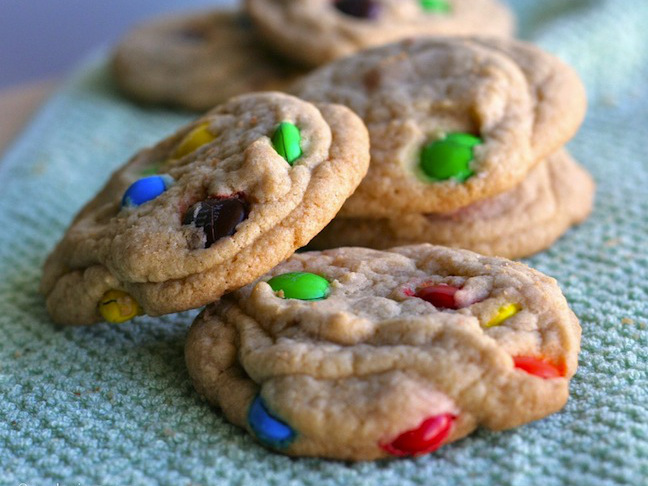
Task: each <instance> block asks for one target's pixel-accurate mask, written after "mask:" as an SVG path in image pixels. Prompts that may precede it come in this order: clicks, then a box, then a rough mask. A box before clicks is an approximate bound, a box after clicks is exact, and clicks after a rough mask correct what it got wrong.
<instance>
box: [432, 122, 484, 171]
mask: <svg viewBox="0 0 648 486" xmlns="http://www.w3.org/2000/svg"><path fill="white" fill-rule="evenodd" d="M481 143H482V141H481V139H480V138H478V137H475V136H474V135H470V134H468V133H450V134H448V135H447V136H446V137H445V138H443V139H441V140H435V141H434V142H430V143H428V144H427V145H426V146H425V147H423V151H422V152H421V170H422V171H423V173H424V174H425V175H426V176H427V177H428V178H430V179H432V180H434V181H444V180H447V179H455V180H457V181H459V182H464V181H465V180H466V179H468V178H469V177H470V176H472V175H473V174H474V172H473V171H472V169H471V168H470V163H471V162H472V161H473V159H474V154H473V147H475V146H476V145H479V144H481Z"/></svg>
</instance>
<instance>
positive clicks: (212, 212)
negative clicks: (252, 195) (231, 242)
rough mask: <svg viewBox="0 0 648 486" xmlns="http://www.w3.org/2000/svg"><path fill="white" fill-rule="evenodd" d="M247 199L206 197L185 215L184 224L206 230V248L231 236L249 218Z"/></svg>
mask: <svg viewBox="0 0 648 486" xmlns="http://www.w3.org/2000/svg"><path fill="white" fill-rule="evenodd" d="M247 215H248V211H247V207H246V204H245V201H243V200H241V199H240V198H238V197H234V198H229V199H206V200H205V201H200V202H199V203H196V204H194V205H193V206H191V207H190V208H189V209H188V210H187V212H186V213H185V215H184V218H183V220H182V224H187V225H189V224H193V225H194V226H196V227H198V228H202V230H203V231H204V232H205V237H206V241H205V248H209V247H210V246H212V245H213V244H214V243H215V242H217V241H218V240H220V239H221V238H224V237H225V236H231V235H233V234H234V232H235V231H236V227H237V226H238V225H239V223H241V222H242V221H244V220H245V218H247Z"/></svg>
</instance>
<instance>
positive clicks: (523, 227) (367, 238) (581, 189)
mask: <svg viewBox="0 0 648 486" xmlns="http://www.w3.org/2000/svg"><path fill="white" fill-rule="evenodd" d="M593 196H594V183H593V181H592V178H591V176H590V175H589V174H588V173H587V171H586V170H585V169H583V168H582V167H581V166H580V165H579V164H577V163H576V162H575V161H574V160H573V159H572V158H571V157H570V155H569V154H568V153H567V151H565V150H561V151H560V152H558V153H557V154H554V155H552V156H551V157H549V159H548V160H547V161H545V162H542V163H541V164H539V165H537V166H536V167H535V168H534V169H533V170H532V171H531V172H530V174H529V175H528V176H527V178H526V179H524V181H522V183H521V184H519V185H518V186H516V187H514V188H513V189H511V190H510V191H507V192H504V193H502V194H499V195H497V196H494V197H491V198H488V199H483V200H481V201H478V202H476V203H473V204H471V205H469V206H466V207H464V208H461V209H458V210H456V211H453V212H451V213H437V214H435V213H429V214H423V213H412V214H404V215H399V216H398V217H397V218H376V219H372V218H336V219H334V220H333V221H332V222H331V223H330V224H329V225H328V226H327V227H326V228H325V229H324V230H322V232H321V233H320V234H319V235H317V236H316V237H315V238H314V239H313V240H312V241H311V243H310V244H309V245H308V246H309V248H311V249H320V250H321V249H324V248H335V247H339V246H367V247H370V248H377V249H383V248H391V247H392V246H398V245H408V244H414V243H434V244H438V245H445V246H453V247H458V248H465V249H468V250H472V251H476V252H479V253H482V254H485V255H493V256H503V257H506V258H522V257H525V256H529V255H531V254H533V253H536V252H538V251H541V250H543V249H545V248H547V247H549V246H550V245H551V244H552V243H553V242H554V241H555V240H556V239H558V238H559V237H560V236H561V235H562V234H563V233H564V232H565V231H567V229H568V228H569V227H570V226H572V225H573V224H578V223H580V222H582V221H583V220H584V219H585V218H586V217H587V216H588V214H589V213H590V211H591V209H592V203H593Z"/></svg>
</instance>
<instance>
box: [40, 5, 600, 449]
mask: <svg viewBox="0 0 648 486" xmlns="http://www.w3.org/2000/svg"><path fill="white" fill-rule="evenodd" d="M246 6H247V9H248V12H249V15H250V17H251V19H252V20H253V21H254V22H255V24H256V25H257V26H258V29H259V30H258V32H259V34H256V33H255V34H254V35H260V36H261V37H262V38H264V39H266V40H267V42H268V43H270V42H271V41H272V42H273V44H272V48H273V49H274V50H275V51H277V52H279V53H282V55H283V56H289V55H291V54H294V62H295V63H298V62H301V63H306V62H308V63H309V64H311V65H316V64H319V63H325V62H328V61H332V60H333V59H334V58H337V57H339V56H344V55H347V54H349V53H351V52H354V51H357V50H358V49H361V48H365V47H368V46H371V45H375V44H380V43H382V42H386V41H394V40H396V42H395V43H392V44H387V45H380V46H377V47H372V48H370V49H369V50H365V51H362V52H359V53H356V54H353V55H351V56H350V57H346V58H342V59H338V60H335V61H332V63H330V64H328V65H326V66H323V67H321V68H319V69H318V70H316V71H314V72H313V73H311V74H310V75H308V76H307V77H305V78H303V79H302V80H300V81H298V82H297V84H295V85H294V86H293V87H292V92H293V93H294V94H296V95H297V96H295V95H294V94H284V93H279V92H260V93H248V94H243V95H239V96H235V97H233V98H230V99H228V100H227V101H224V102H223V103H220V104H218V105H217V106H216V107H215V108H213V109H211V110H210V111H209V112H207V113H206V114H205V115H203V116H202V117H200V118H198V119H197V120H195V121H194V122H192V123H190V124H188V125H186V126H184V127H182V128H180V129H179V130H178V131H177V132H176V133H175V134H173V135H172V136H170V137H168V138H166V139H164V140H162V141H161V142H159V143H158V144H157V145H155V146H154V147H152V148H149V149H146V150H143V151H141V152H139V153H138V154H136V155H135V156H134V157H133V158H132V159H131V160H130V161H128V162H127V163H126V164H125V165H124V166H123V167H122V168H120V169H119V170H117V171H116V172H115V173H114V174H113V176H112V177H111V179H110V180H109V181H108V183H107V184H106V186H105V187H104V188H103V189H102V191H101V192H100V193H99V194H98V195H97V196H96V197H95V198H94V199H93V200H92V201H90V202H89V203H88V204H87V205H86V206H85V207H84V208H83V209H82V210H81V212H80V213H79V214H78V215H77V217H76V218H75V219H74V221H73V222H72V224H71V226H70V228H69V229H68V231H67V233H66V234H65V235H64V237H63V239H62V240H61V242H60V243H59V244H58V245H57V246H56V248H55V249H54V251H53V252H52V254H51V255H50V256H49V258H48V259H47V261H46V263H45V268H44V275H43V279H42V284H41V288H42V291H43V293H44V294H45V295H46V305H47V309H48V311H49V313H50V315H51V317H52V319H53V320H54V321H55V322H57V323H60V324H65V325H87V324H92V323H95V322H100V321H108V322H112V323H122V322H126V321H129V320H131V319H133V318H136V317H137V316H139V315H143V314H147V315H149V316H159V315H163V314H168V313H173V312H178V311H182V310H187V309H194V308H199V307H201V306H205V305H206V306H207V307H206V308H205V309H204V310H203V312H202V313H201V314H200V315H199V316H198V317H197V319H196V321H195V322H194V324H193V326H192V328H191V330H190V332H189V336H188V338H187V344H186V361H187V366H188V368H189V373H190V375H191V377H192V379H193V381H194V384H195V386H196V388H197V390H198V391H199V393H200V394H201V395H203V396H205V397H206V398H207V399H208V400H209V401H210V402H211V403H213V404H214V405H216V406H218V407H220V408H221V409H222V411H223V413H224V414H225V415H226V416H227V418H228V419H229V420H231V421H232V422H233V423H235V424H237V425H239V426H241V427H243V428H245V429H246V430H248V431H249V432H250V433H251V434H252V435H253V436H254V437H255V438H256V439H258V440H259V441H260V442H261V443H263V444H264V445H266V446H268V447H270V448H272V449H274V450H277V451H280V452H283V453H286V454H291V455H307V456H322V457H330V458H338V459H349V460H367V459H377V458H382V457H399V456H417V455H421V454H425V453H429V452H432V451H434V450H436V449H438V448H439V447H440V446H442V445H444V444H447V443H449V442H452V441H454V440H457V439H460V438H461V437H464V436H465V435H467V434H469V433H470V432H471V431H473V430H474V429H475V428H477V427H478V426H484V427H487V428H489V429H492V430H501V429H505V428H510V427H515V426H517V425H520V424H523V423H526V422H528V421H531V420H536V419H539V418H542V417H544V416H546V415H548V414H550V413H553V412H555V411H557V410H559V409H560V408H561V407H562V406H564V404H565V402H566V400H567V397H568V386H569V380H570V378H571V377H572V376H573V375H574V373H575V372H576V368H577V356H578V351H579V345H580V326H579V323H578V319H577V318H576V316H575V315H574V314H573V312H572V311H571V310H570V309H569V307H568V304H567V302H566V300H565V298H564V297H563V295H562V293H561V291H560V289H559V287H558V285H557V283H556V281H555V280H553V279H552V278H550V277H547V276H545V275H542V274H541V273H540V272H537V271H535V270H533V269H531V268H529V267H527V266H526V265H523V264H521V263H516V262H512V261H510V260H507V259H506V258H503V256H508V257H518V256H522V255H527V254H530V253H533V252H535V251H539V250H540V249H542V248H545V247H546V246H548V245H550V244H551V243H552V242H553V241H554V240H555V239H556V238H558V236H559V235H560V234H561V233H562V232H564V231H565V230H566V229H567V228H568V227H569V226H570V225H571V224H574V223H576V222H578V221H581V220H582V219H583V218H585V216H586V215H587V213H588V212H589V210H590V208H591V199H592V193H593V184H592V181H591V178H590V177H589V175H588V174H587V173H586V172H585V171H584V169H583V168H581V167H580V166H579V165H578V164H577V163H576V162H575V161H573V160H572V159H571V158H570V156H569V155H568V153H567V152H566V151H565V149H564V148H563V145H564V144H565V143H566V142H567V141H568V140H569V139H570V138H571V137H572V136H573V135H574V133H575V131H576V130H577V128H578V126H579V124H580V122H581V121H582V118H583V115H584V111H585V97H584V93H583V88H582V85H581V83H580V81H579V80H578V77H577V76H576V75H575V73H574V72H573V71H572V70H571V69H570V68H568V67H567V66H565V65H564V64H563V63H561V62H560V61H558V60H557V59H556V58H554V57H552V56H550V55H548V54H546V53H544V52H542V51H540V50H539V49H537V48H535V47H533V46H531V45H528V44H525V43H522V42H518V41H515V40H511V39H506V38H502V37H500V38H495V37H416V38H414V37H412V38H410V39H406V40H397V39H400V38H402V37H403V36H415V35H421V34H429V33H430V32H428V29H430V30H432V27H434V29H436V31H437V33H443V34H448V33H455V34H464V33H466V32H468V33H475V31H479V32H481V33H482V34H500V35H501V36H504V37H506V36H507V35H508V34H509V33H510V30H511V25H512V22H511V17H510V14H509V13H508V11H506V10H505V9H503V8H502V7H501V6H499V4H497V3H496V2H494V1H490V0H481V1H476V0H472V1H470V2H468V1H460V0H454V1H453V2H450V1H446V0H422V1H414V0H411V1H409V0H408V1H405V0H400V1H398V0H382V1H378V0H375V1H374V0H371V1H370V0H355V1H350V0H349V1H347V0H339V1H335V2H331V1H325V0H308V1H305V0H304V1H300V2H290V1H283V2H282V1H269V0H249V1H248V2H247V3H246ZM236 15H238V14H229V13H222V14H221V13H213V12H212V13H207V14H204V16H203V17H201V16H200V15H197V16H192V17H188V18H184V19H179V20H177V21H176V20H173V19H171V20H168V21H165V22H167V23H164V22H163V23H157V24H154V25H153V26H151V29H150V31H147V28H146V27H143V28H142V29H141V30H139V31H138V32H136V33H135V34H133V37H132V38H127V39H126V40H125V41H124V43H123V44H122V45H121V46H120V47H119V49H118V53H117V55H116V58H115V59H116V60H115V66H116V69H117V73H118V75H119V73H121V75H124V76H128V77H130V78H131V80H137V79H139V81H133V83H132V85H131V87H132V86H136V85H139V88H142V93H144V94H142V96H141V99H143V100H145V101H155V102H163V103H173V104H180V105H182V106H185V107H189V108H200V107H204V105H205V104H206V103H208V102H209V101H210V100H211V101H213V100H215V99H219V98H221V97H223V96H225V95H224V94H223V93H227V94H228V95H229V94H232V93H233V92H237V91H238V90H244V89H254V88H257V87H259V86H262V85H263V82H266V81H267V82H269V83H272V82H274V80H275V79H277V78H273V76H271V75H268V76H267V77H266V76H265V75H263V74H260V73H262V72H266V71H265V67H264V64H263V63H265V62H267V61H268V60H269V59H270V58H268V57H266V54H262V53H263V52H265V51H262V50H259V51H256V49H257V47H258V46H257V44H258V41H256V40H255V41H253V42H252V41H250V39H251V38H250V37H245V36H243V37H237V35H234V34H231V37H230V34H226V33H227V32H229V30H228V29H229V27H231V26H233V25H237V26H239V27H240V28H243V29H246V31H247V30H249V29H251V27H250V26H249V24H247V21H244V22H241V21H240V19H241V18H242V17H236V19H238V20H236V19H235V16H236ZM485 16H487V17H488V19H489V22H487V23H484V22H481V21H480V20H481V19H483V18H485ZM203 22H204V23H203ZM188 25H192V26H194V27H191V28H189V29H187V26H188ZM214 25H221V26H222V27H223V29H222V30H220V31H219V29H216V30H215V31H212V30H211V29H212V28H213V26H214ZM482 25H488V28H489V29H490V30H488V31H486V30H481V31H480V28H481V27H482ZM210 26H211V27H210ZM284 27H285V28H284ZM250 32H252V31H250ZM167 35H168V36H170V37H169V38H170V39H173V41H172V42H176V41H177V42H179V43H180V44H182V45H183V47H179V48H178V50H176V49H175V47H177V46H175V44H169V46H168V51H167V47H164V46H165V45H166V44H165V42H166V40H165V39H167V37H166V36H167ZM246 35H247V34H246ZM309 36H310V37H312V38H310V37H309ZM158 37H159V38H158ZM156 39H158V41H159V42H158V41H156ZM212 41H213V44H212ZM228 43H229V44H228ZM185 44H186V45H185ZM228 45H229V46H230V47H231V49H232V50H233V52H235V53H237V55H236V56H225V57H227V59H222V58H220V56H221V54H223V53H225V52H227V50H228V49H229V47H228ZM131 48H132V52H131V53H132V54H133V57H132V58H131V61H126V59H127V58H128V56H129V54H127V53H128V51H129V50H131ZM252 51H255V52H256V53H255V54H253V55H252V54H250V56H252V57H248V56H247V53H248V52H252ZM166 52H168V55H166V54H165V53H166ZM189 53H199V55H198V57H197V58H195V59H194V58H187V56H189V57H190V56H192V55H193V54H189ZM213 53H216V55H215V56H212V55H211V54H213ZM138 56H139V57H138ZM142 56H143V57H142ZM239 57H240V59H239ZM135 59H137V61H133V60H135ZM192 59H193V61H196V60H197V59H201V60H202V61H201V64H200V65H196V66H194V65H193V61H192ZM238 61H240V64H238V65H237V62H238ZM130 62H134V63H135V64H132V65H128V66H127V67H124V66H126V65H127V64H129V63H130ZM196 62H197V61H196ZM137 63H140V66H139V67H137V66H136V64H137ZM269 65H271V66H272V70H270V71H267V72H268V73H270V72H276V73H278V74H279V75H280V77H281V76H284V75H286V77H285V78H282V80H285V79H287V78H289V77H291V76H293V74H289V72H288V71H283V70H281V69H279V70H277V71H273V70H274V68H275V67H276V66H275V65H274V64H273V63H270V64H269ZM118 66H122V67H121V68H119V67H118ZM234 66H238V67H236V69H240V70H241V72H238V71H236V72H237V74H236V76H237V77H236V79H238V80H243V82H242V83H241V84H239V85H236V83H232V84H231V85H229V84H227V83H224V80H225V79H226V78H227V77H228V76H229V74H225V73H230V72H235V71H231V70H232V69H235V68H234ZM177 69H180V71H181V73H180V74H179V75H177V76H176V75H174V74H173V73H175V72H176V70H177ZM259 76H261V77H262V78H263V79H261V80H260V81H261V82H262V83H261V84H260V85H259V86H253V85H252V84H253V83H252V84H250V82H252V81H254V82H256V81H258V77H259ZM149 80H150V81H149ZM153 80H154V81H153ZM245 80H247V81H245ZM122 81H123V80H122ZM248 81H250V82H248ZM149 82H150V84H149ZM282 82H283V81H282ZM123 83H124V86H128V85H130V83H131V82H130V81H129V82H126V81H123ZM235 85H236V86H235ZM149 87H150V90H149ZM221 87H222V89H220V88H221ZM139 88H138V89H139ZM127 89H128V88H127ZM219 89H220V91H219ZM136 92H137V90H136V89H133V90H132V91H131V93H132V94H134V95H136V96H138V95H137V94H136ZM334 218H335V219H334ZM309 242H311V243H310V244H311V246H312V247H317V248H325V247H339V248H335V249H328V250H324V251H310V252H304V253H298V254H297V253H295V252H296V251H297V250H298V249H299V248H301V247H303V246H304V245H306V244H308V243H309ZM430 242H432V243H437V244H442V245H444V246H435V245H431V244H430ZM401 244H408V245H409V246H399V247H396V248H391V247H392V246H395V245H401ZM349 246H351V247H349ZM367 247H373V249H372V248H367ZM450 247H463V248H468V249H472V250H478V251H480V252H481V253H483V254H485V255H483V254H478V253H473V252H472V251H468V250H465V249H457V248H450Z"/></svg>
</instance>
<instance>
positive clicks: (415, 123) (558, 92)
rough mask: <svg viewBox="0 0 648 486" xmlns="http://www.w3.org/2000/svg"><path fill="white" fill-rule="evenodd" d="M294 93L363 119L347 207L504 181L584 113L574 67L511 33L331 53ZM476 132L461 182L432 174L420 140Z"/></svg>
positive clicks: (398, 205)
mask: <svg viewBox="0 0 648 486" xmlns="http://www.w3.org/2000/svg"><path fill="white" fill-rule="evenodd" d="M293 90H294V92H295V93H297V94H298V96H300V97H302V98H304V99H309V100H316V101H325V102H334V103H341V104H345V105H347V106H349V107H350V108H351V109H353V110H354V111H355V112H356V113H357V114H359V115H360V117H361V118H362V119H363V120H364V121H365V123H366V125H367V127H368V128H369V134H370V139H371V166H370V168H369V172H368V174H367V177H366V178H365V179H364V181H363V182H362V184H361V185H360V187H359V188H358V190H357V191H356V193H355V194H354V195H353V197H351V198H350V199H349V201H348V202H347V203H346V204H345V205H344V207H343V209H342V211H341V213H340V214H341V215H342V216H345V217H350V216H354V217H363V216H365V217H379V216H385V217H390V216H391V217H394V214H398V213H444V212H450V211H454V210H457V209H459V208H462V207H464V206H467V205H469V204H472V203H474V202H476V201H479V200H481V199H485V198H488V197H492V196H495V195H497V194H500V193H502V192H505V191H507V190H510V189H512V188H513V187H514V186H516V185H518V184H519V183H521V182H522V180H523V179H524V178H525V177H526V176H527V174H528V173H529V171H530V170H531V169H532V168H533V167H534V166H535V165H536V164H537V163H539V162H541V161H542V160H544V159H546V158H547V157H549V156H550V155H552V154H554V153H556V152H557V151H558V150H559V149H560V148H562V146H563V145H564V143H565V142H566V141H568V140H569V139H570V138H571V137H572V136H573V135H574V134H575V132H576V130H577V129H578V127H579V125H580V123H581V122H582V120H583V117H584V114H585V108H586V98H585V91H584V88H583V85H582V83H581V81H580V79H579V77H578V75H577V74H576V73H575V72H574V71H573V70H572V69H571V68H569V67H568V66H567V65H565V64H564V63H562V62H561V61H560V60H558V59H557V58H555V57H553V56H552V55H550V54H547V53H545V52H543V51H541V50H540V49H538V48H537V47H534V46H532V45H530V44H526V43H523V42H521V41H515V40H497V39H492V38H489V39H486V38H461V39H456V38H442V39H435V38H427V39H425V38H421V39H414V40H407V41H402V42H399V43H396V44H390V45H387V46H382V47H378V48H375V49H371V50H368V51H364V52H362V53H358V54H357V55H354V56H351V57H349V58H345V59H341V60H338V61H335V62H334V63H332V64H330V65H328V66H325V67H322V68H320V69H318V70H317V71H315V72H313V73H312V74H310V75H309V76H307V77H306V78H304V79H303V80H302V81H300V82H298V83H297V85H296V86H294V87H293ZM453 132H463V133H470V134H473V135H476V136H478V137H480V138H481V139H482V142H483V143H482V144H481V145H477V146H476V147H475V148H474V160H473V161H472V163H471V169H472V170H473V172H474V175H473V176H471V177H470V178H468V179H467V180H466V181H465V182H457V181H456V180H454V179H448V180H445V181H431V180H429V179H427V178H426V176H425V175H424V174H423V173H422V171H421V169H420V167H419V163H420V154H421V151H422V148H423V147H424V146H425V145H426V144H427V143H429V142H431V141H434V140H437V139H442V138H443V137H444V136H445V135H446V134H448V133H453Z"/></svg>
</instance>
